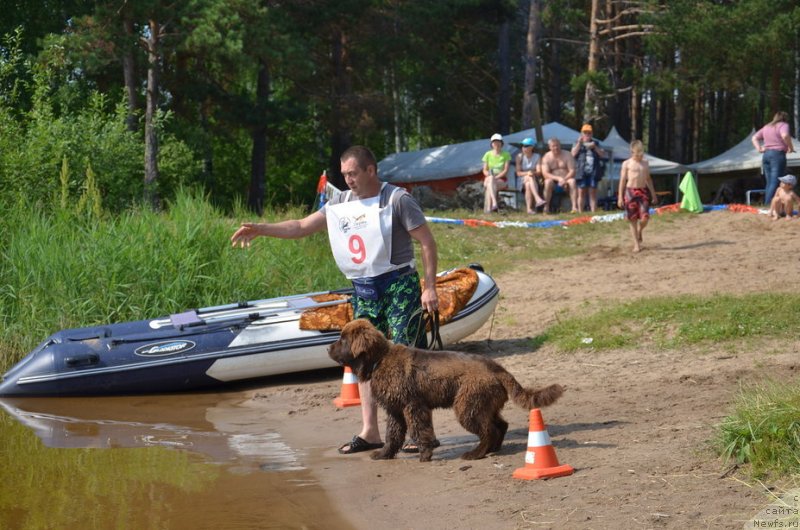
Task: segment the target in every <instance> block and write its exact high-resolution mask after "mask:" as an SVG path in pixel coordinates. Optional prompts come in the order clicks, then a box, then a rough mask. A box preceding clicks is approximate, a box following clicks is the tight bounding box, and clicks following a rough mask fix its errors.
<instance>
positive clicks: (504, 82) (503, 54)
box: [497, 20, 511, 134]
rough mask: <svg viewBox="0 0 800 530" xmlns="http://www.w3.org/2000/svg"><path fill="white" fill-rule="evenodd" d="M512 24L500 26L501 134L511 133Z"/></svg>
mask: <svg viewBox="0 0 800 530" xmlns="http://www.w3.org/2000/svg"><path fill="white" fill-rule="evenodd" d="M510 41H511V24H510V23H509V21H508V20H504V21H503V23H502V24H500V32H499V35H498V39H497V55H498V57H497V69H498V70H499V74H500V86H499V87H498V91H497V125H498V129H499V131H500V133H501V134H508V133H509V132H511V61H510V58H509V55H510V54H509V49H510V48H511V42H510Z"/></svg>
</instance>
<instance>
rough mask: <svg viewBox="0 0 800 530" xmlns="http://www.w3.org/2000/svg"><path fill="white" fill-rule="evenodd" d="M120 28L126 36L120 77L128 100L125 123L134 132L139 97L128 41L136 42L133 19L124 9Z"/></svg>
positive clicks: (136, 123)
mask: <svg viewBox="0 0 800 530" xmlns="http://www.w3.org/2000/svg"><path fill="white" fill-rule="evenodd" d="M122 17H123V18H122V28H123V30H124V32H125V37H126V48H125V50H124V51H123V54H122V77H123V79H124V82H125V96H126V99H127V100H128V116H127V117H126V118H125V124H126V126H127V128H128V130H129V131H131V132H135V131H136V130H137V129H138V128H139V123H138V120H137V118H136V114H137V112H138V111H139V98H138V96H137V93H138V89H137V79H136V61H135V60H134V57H133V47H132V45H128V43H129V42H132V43H135V42H136V35H135V34H134V31H133V20H132V19H131V17H130V14H128V13H127V12H126V11H123V13H122Z"/></svg>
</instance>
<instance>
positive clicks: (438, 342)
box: [423, 309, 444, 351]
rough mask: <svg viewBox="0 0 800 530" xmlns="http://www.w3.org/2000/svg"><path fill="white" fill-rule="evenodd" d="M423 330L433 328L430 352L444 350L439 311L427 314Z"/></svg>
mask: <svg viewBox="0 0 800 530" xmlns="http://www.w3.org/2000/svg"><path fill="white" fill-rule="evenodd" d="M423 325H424V327H423V329H427V328H428V325H430V327H431V344H430V345H429V346H428V349H429V350H434V351H435V350H443V349H444V344H443V343H442V336H441V335H440V334H439V310H438V309H437V310H436V311H434V312H433V314H431V313H429V312H427V311H426V312H425V318H424V322H423Z"/></svg>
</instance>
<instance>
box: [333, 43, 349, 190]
mask: <svg viewBox="0 0 800 530" xmlns="http://www.w3.org/2000/svg"><path fill="white" fill-rule="evenodd" d="M331 44H332V48H331V70H332V72H333V77H332V91H333V94H332V96H333V97H332V101H331V123H330V130H331V158H330V171H328V181H329V182H330V183H331V184H333V185H334V186H336V187H337V188H339V189H340V190H344V189H347V184H345V181H344V177H342V169H341V168H342V164H341V160H340V158H341V155H342V153H343V152H344V151H345V149H347V148H348V147H350V132H349V131H348V129H347V125H346V124H347V123H348V121H347V119H346V115H347V109H346V107H345V101H346V100H347V98H348V97H349V95H350V93H351V87H350V79H349V76H348V73H347V61H348V59H347V37H346V35H345V34H344V32H343V31H341V30H340V29H337V30H335V31H334V34H333V39H332V42H331Z"/></svg>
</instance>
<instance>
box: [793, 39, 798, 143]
mask: <svg viewBox="0 0 800 530" xmlns="http://www.w3.org/2000/svg"><path fill="white" fill-rule="evenodd" d="M792 115H793V116H794V131H793V132H794V136H795V137H799V136H800V29H797V30H795V34H794V111H793V112H792Z"/></svg>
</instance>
